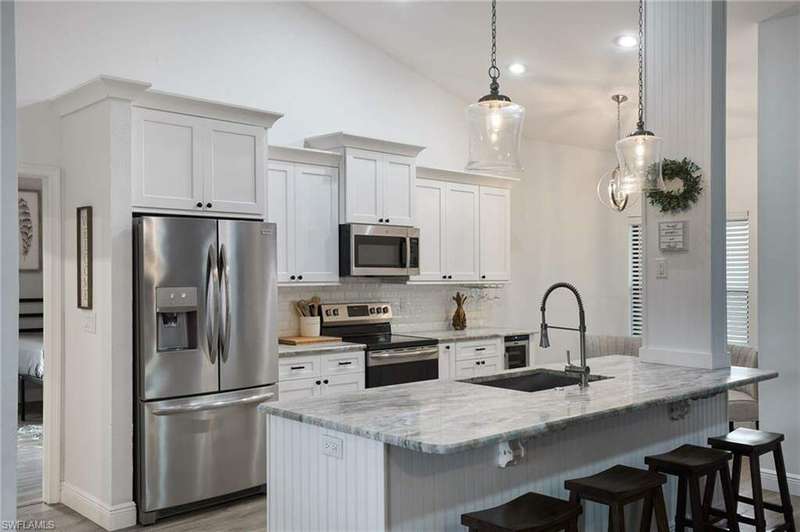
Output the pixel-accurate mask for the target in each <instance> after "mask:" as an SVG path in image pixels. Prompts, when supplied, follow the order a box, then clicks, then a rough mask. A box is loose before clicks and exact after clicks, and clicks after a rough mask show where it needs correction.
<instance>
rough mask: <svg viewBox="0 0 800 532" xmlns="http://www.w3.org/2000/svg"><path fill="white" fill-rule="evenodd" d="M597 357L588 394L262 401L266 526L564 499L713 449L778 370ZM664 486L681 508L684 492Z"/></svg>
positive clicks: (600, 518)
mask: <svg viewBox="0 0 800 532" xmlns="http://www.w3.org/2000/svg"><path fill="white" fill-rule="evenodd" d="M591 365H592V374H593V375H599V376H603V377H608V378H605V379H602V380H597V381H594V382H592V383H591V384H590V386H589V387H588V388H586V389H583V390H582V389H580V388H579V387H578V386H566V387H563V388H554V389H550V390H546V391H538V392H533V393H529V392H521V391H515V390H509V389H503V388H496V387H492V386H485V385H481V384H478V383H476V382H458V381H427V382H418V383H413V384H404V385H398V386H389V387H384V388H376V389H370V390H366V391H363V392H358V393H346V394H341V395H337V396H331V397H321V398H311V399H304V400H299V401H291V402H280V401H279V402H276V403H265V404H263V405H261V406H260V407H259V408H260V409H261V410H262V411H263V412H266V413H267V414H268V415H269V423H268V448H269V451H268V475H267V494H268V495H267V507H268V509H267V519H268V529H269V530H270V531H294V530H298V531H299V530H365V531H366V530H368V531H378V530H392V531H420V530H426V531H427V530H452V531H456V530H463V527H461V525H460V515H461V514H462V513H464V512H468V511H473V510H477V509H482V508H487V507H490V506H494V505H497V504H501V503H503V502H506V501H508V500H510V499H512V498H513V497H515V496H517V495H520V494H522V493H524V492H526V491H532V490H533V491H538V492H541V493H545V494H549V495H554V496H560V497H566V495H567V494H566V492H565V491H564V488H563V485H564V480H565V479H568V478H575V477H580V476H584V475H588V474H592V473H595V472H598V471H600V470H602V469H605V468H607V467H610V466H612V465H614V464H617V463H623V464H627V465H632V466H642V463H643V457H644V456H645V455H648V454H655V453H660V452H664V451H667V450H669V449H671V448H673V447H675V446H677V445H679V444H682V443H695V444H704V443H705V441H706V439H707V438H708V437H709V436H712V435H718V434H722V433H724V432H726V430H727V426H728V423H727V400H726V394H725V393H724V392H725V391H726V390H728V389H730V388H732V387H736V386H741V385H744V384H748V383H752V382H758V381H763V380H767V379H772V378H775V377H777V373H775V372H772V371H768V370H759V369H747V368H738V367H734V368H728V369H721V370H700V369H695V368H681V367H674V366H664V365H657V364H646V363H642V362H640V361H639V360H638V359H637V358H634V357H625V356H609V357H601V358H594V359H591ZM545 368H546V369H550V370H559V369H561V368H562V366H561V365H557V364H553V365H550V366H545ZM535 371H539V370H533V369H531V368H526V369H522V370H511V371H507V372H503V373H504V374H505V375H526V374H528V373H531V372H535ZM666 494H667V496H668V499H669V502H670V504H672V503H673V501H672V499H673V498H674V489H667V490H666ZM631 513H632V512H631ZM583 519H584V530H585V531H601V530H604V529H605V526H606V525H605V522H606V514H605V513H604V511H603V509H602V508H601V507H599V506H597V505H593V504H588V505H587V506H586V508H585V514H584V518H583Z"/></svg>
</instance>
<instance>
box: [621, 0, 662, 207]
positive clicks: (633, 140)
mask: <svg viewBox="0 0 800 532" xmlns="http://www.w3.org/2000/svg"><path fill="white" fill-rule="evenodd" d="M644 29H645V11H644V0H639V120H638V121H637V122H636V131H634V132H633V133H631V134H630V135H628V136H627V137H625V138H624V139H621V140H618V141H617V145H616V148H617V159H618V160H619V167H620V169H621V170H622V182H621V183H622V184H621V187H622V192H624V193H625V194H634V193H636V192H650V191H653V190H660V189H663V188H664V179H663V178H662V175H661V166H662V161H663V159H662V157H661V149H662V144H663V141H662V139H661V138H660V137H656V136H655V134H653V132H652V131H648V130H647V129H645V126H644V105H645V99H644V98H645V77H644V76H645V69H644V44H645V33H644Z"/></svg>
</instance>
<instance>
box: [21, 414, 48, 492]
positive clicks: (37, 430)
mask: <svg viewBox="0 0 800 532" xmlns="http://www.w3.org/2000/svg"><path fill="white" fill-rule="evenodd" d="M41 426H42V419H41V414H40V413H39V414H33V415H31V416H30V418H29V420H27V421H24V422H23V421H20V422H19V428H20V429H21V430H18V431H17V506H25V505H28V504H32V503H36V502H41V500H42V437H41Z"/></svg>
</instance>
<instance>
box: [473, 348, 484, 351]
mask: <svg viewBox="0 0 800 532" xmlns="http://www.w3.org/2000/svg"><path fill="white" fill-rule="evenodd" d="M475 351H486V348H485V347H476V348H475Z"/></svg>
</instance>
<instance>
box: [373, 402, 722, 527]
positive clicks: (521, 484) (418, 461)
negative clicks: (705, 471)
mask: <svg viewBox="0 0 800 532" xmlns="http://www.w3.org/2000/svg"><path fill="white" fill-rule="evenodd" d="M726 430H727V402H726V399H725V395H724V394H723V395H718V396H715V397H713V398H710V399H704V400H700V401H694V402H692V403H691V410H690V412H689V414H688V416H687V417H685V418H684V419H682V420H678V421H672V420H670V418H669V409H668V407H666V406H662V407H657V408H653V409H648V410H644V411H641V412H636V413H633V414H630V415H626V416H619V417H614V418H610V419H606V420H599V421H595V422H591V423H587V424H586V425H581V426H577V427H573V428H570V429H567V430H564V431H561V432H556V433H553V434H551V435H548V436H545V437H543V438H538V439H535V440H531V441H529V442H528V443H527V445H526V449H527V453H528V456H527V458H526V460H525V462H524V463H522V464H520V465H517V466H513V467H509V468H505V469H503V468H499V467H498V466H497V465H496V454H497V450H496V447H495V446H487V447H481V448H478V449H475V450H472V451H468V452H463V453H457V454H452V455H443V456H441V455H430V454H424V453H417V452H413V451H409V450H406V449H401V448H398V447H389V449H388V468H389V473H388V479H387V480H388V500H389V530H391V531H392V532H416V531H420V530H426V531H428V530H430V531H433V530H437V531H438V530H443V531H448V532H457V531H458V532H461V531H463V527H462V526H461V525H460V516H461V514H462V513H464V512H469V511H475V510H479V509H484V508H489V507H491V506H496V505H499V504H503V503H504V502H507V501H508V500H510V499H512V498H514V497H516V496H519V495H522V494H523V493H525V492H528V491H538V492H540V493H545V494H548V495H552V496H556V497H562V498H565V499H566V498H568V496H569V494H568V492H567V491H565V490H564V481H565V480H567V479H569V478H578V477H582V476H586V475H591V474H594V473H596V472H598V471H601V470H603V469H606V468H608V467H611V466H613V465H615V464H620V463H621V464H626V465H630V466H634V467H644V462H643V458H644V456H646V455H648V454H657V453H661V452H665V451H668V450H670V449H672V448H674V447H677V446H678V445H681V444H683V443H694V444H697V445H704V444H705V442H706V440H707V438H708V437H709V436H712V435H719V434H723V433H725V432H726ZM676 489H677V487H676V484H675V482H674V480H671V481H670V483H669V484H668V485H667V487H666V489H665V490H664V491H665V495H666V496H667V499H668V501H667V502H668V505H669V508H670V510H669V515H670V519H672V516H674V504H675V501H674V498H675V492H676ZM584 510H585V513H584V517H583V520H584V523H583V528H582V530H584V531H585V532H586V531H588V532H603V531H606V530H607V519H608V513H607V511H606V509H605V508H604V507H602V506H600V505H597V504H593V503H587V504H585V505H584ZM640 511H641V510H640V508H639V507H638V506H637V505H632V506H629V507H628V508H626V515H627V518H628V521H629V522H628V525H629V527H631V529H637V530H638V519H639V516H640Z"/></svg>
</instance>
